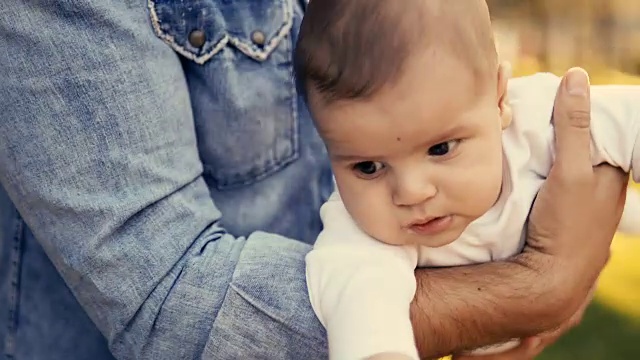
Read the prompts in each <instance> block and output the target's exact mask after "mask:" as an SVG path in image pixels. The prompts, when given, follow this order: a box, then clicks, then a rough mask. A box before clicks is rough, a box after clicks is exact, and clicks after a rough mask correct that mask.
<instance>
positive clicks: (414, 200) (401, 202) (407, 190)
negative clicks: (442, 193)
mask: <svg viewBox="0 0 640 360" xmlns="http://www.w3.org/2000/svg"><path fill="white" fill-rule="evenodd" d="M437 193H438V189H437V187H436V186H435V184H433V183H432V182H430V181H427V180H425V179H424V178H422V179H421V178H415V177H414V178H413V179H410V178H405V179H403V181H400V182H398V183H397V186H396V188H395V189H394V192H393V202H394V203H395V205H396V206H415V205H420V204H422V203H424V202H425V201H427V200H429V199H431V198H433V197H434V196H435V195H436V194H437Z"/></svg>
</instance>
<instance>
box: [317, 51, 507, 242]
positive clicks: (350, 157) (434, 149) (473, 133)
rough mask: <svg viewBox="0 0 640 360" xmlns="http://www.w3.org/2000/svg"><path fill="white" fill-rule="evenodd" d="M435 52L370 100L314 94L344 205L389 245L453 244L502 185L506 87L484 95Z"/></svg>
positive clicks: (460, 70)
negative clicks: (330, 99)
mask: <svg viewBox="0 0 640 360" xmlns="http://www.w3.org/2000/svg"><path fill="white" fill-rule="evenodd" d="M431 57H432V58H430V59H429V60H428V61H426V60H423V61H415V62H413V63H409V64H407V66H406V68H405V71H404V75H403V76H402V77H401V78H400V79H399V81H398V82H397V83H395V84H394V85H393V86H391V87H389V88H387V89H382V90H381V91H380V92H379V93H377V94H376V95H375V96H374V97H372V98H371V99H367V100H358V101H340V102H338V103H333V104H331V105H329V106H322V105H319V104H320V103H319V102H316V101H313V97H312V102H311V107H312V110H313V113H314V116H315V118H316V122H317V126H318V129H319V131H320V133H321V135H322V137H323V139H324V140H325V142H326V145H327V149H328V151H329V155H330V157H331V163H332V167H333V171H334V173H335V177H336V181H337V185H338V189H339V191H340V194H341V196H342V199H343V201H344V204H345V206H346V208H347V210H348V211H349V213H350V214H351V215H352V217H353V218H354V219H355V221H356V222H357V223H358V225H359V226H360V227H361V228H362V229H363V230H364V231H365V232H367V233H368V234H369V235H371V236H373V237H375V238H376V239H378V240H380V241H383V242H385V243H389V244H394V245H404V244H419V245H423V246H429V247H439V246H443V245H446V244H449V243H451V242H452V241H454V240H455V239H457V238H458V237H459V236H460V234H461V233H462V232H463V230H464V229H465V228H466V227H467V226H468V225H469V223H471V222H472V221H474V220H475V219H477V218H478V217H480V216H481V215H483V214H484V213H485V212H486V211H487V210H489V209H490V208H491V207H492V206H493V205H494V204H495V202H496V201H497V199H498V197H499V194H500V190H501V186H502V161H503V157H502V140H501V132H502V129H503V128H504V127H505V126H507V125H508V123H509V121H508V120H504V119H502V118H501V114H502V111H501V108H500V104H501V102H500V100H501V96H502V94H501V92H502V91H501V90H499V89H494V88H491V89H488V90H486V91H482V94H480V93H479V92H478V91H475V90H474V79H473V74H472V72H471V71H470V70H468V69H466V68H465V67H464V66H463V65H462V64H461V63H460V62H458V61H456V60H455V58H452V57H447V58H446V59H433V55H431ZM496 77H497V75H496ZM505 82H506V79H505V80H504V81H498V83H499V84H500V83H501V84H502V85H503V86H505V87H506V84H505ZM494 86H495V87H497V88H500V86H496V85H495V82H492V85H490V87H494ZM488 87H489V86H486V87H485V88H488ZM314 104H315V105H314Z"/></svg>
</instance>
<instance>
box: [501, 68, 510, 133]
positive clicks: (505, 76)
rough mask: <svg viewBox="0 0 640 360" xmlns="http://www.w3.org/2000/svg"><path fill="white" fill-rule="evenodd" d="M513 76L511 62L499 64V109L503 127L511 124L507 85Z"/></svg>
mask: <svg viewBox="0 0 640 360" xmlns="http://www.w3.org/2000/svg"><path fill="white" fill-rule="evenodd" d="M510 78H511V64H509V63H508V62H502V63H500V65H498V111H499V112H500V118H501V125H502V129H506V128H507V127H508V126H509V125H510V124H511V106H510V105H509V93H508V91H507V90H508V88H507V85H508V84H509V79H510Z"/></svg>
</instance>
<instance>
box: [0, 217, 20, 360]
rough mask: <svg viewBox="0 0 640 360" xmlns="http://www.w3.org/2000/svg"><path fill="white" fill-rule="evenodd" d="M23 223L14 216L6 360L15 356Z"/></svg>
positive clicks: (5, 346) (5, 345)
mask: <svg viewBox="0 0 640 360" xmlns="http://www.w3.org/2000/svg"><path fill="white" fill-rule="evenodd" d="M23 230H24V222H23V221H22V218H21V217H20V215H18V216H16V226H15V230H14V235H13V246H12V247H11V260H10V262H11V265H10V270H9V271H10V273H9V280H10V284H9V294H8V295H9V309H8V310H9V311H8V316H9V323H8V327H7V337H6V338H5V339H4V341H5V343H4V349H5V355H6V357H7V359H13V358H14V356H15V352H16V349H15V345H16V332H17V329H18V311H19V309H18V307H19V302H20V268H21V260H22V243H23V241H24V238H23V234H24V231H23Z"/></svg>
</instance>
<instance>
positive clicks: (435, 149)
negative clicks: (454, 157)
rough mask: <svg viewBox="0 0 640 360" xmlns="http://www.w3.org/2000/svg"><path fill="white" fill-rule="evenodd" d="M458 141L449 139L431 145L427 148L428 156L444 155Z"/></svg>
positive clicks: (456, 144) (458, 141)
mask: <svg viewBox="0 0 640 360" xmlns="http://www.w3.org/2000/svg"><path fill="white" fill-rule="evenodd" d="M459 143H460V140H450V141H447V142H443V143H440V144H436V145H433V146H432V147H430V148H429V155H430V156H445V155H447V154H448V153H449V152H451V151H452V150H453V149H455V147H456V146H458V144H459Z"/></svg>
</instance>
